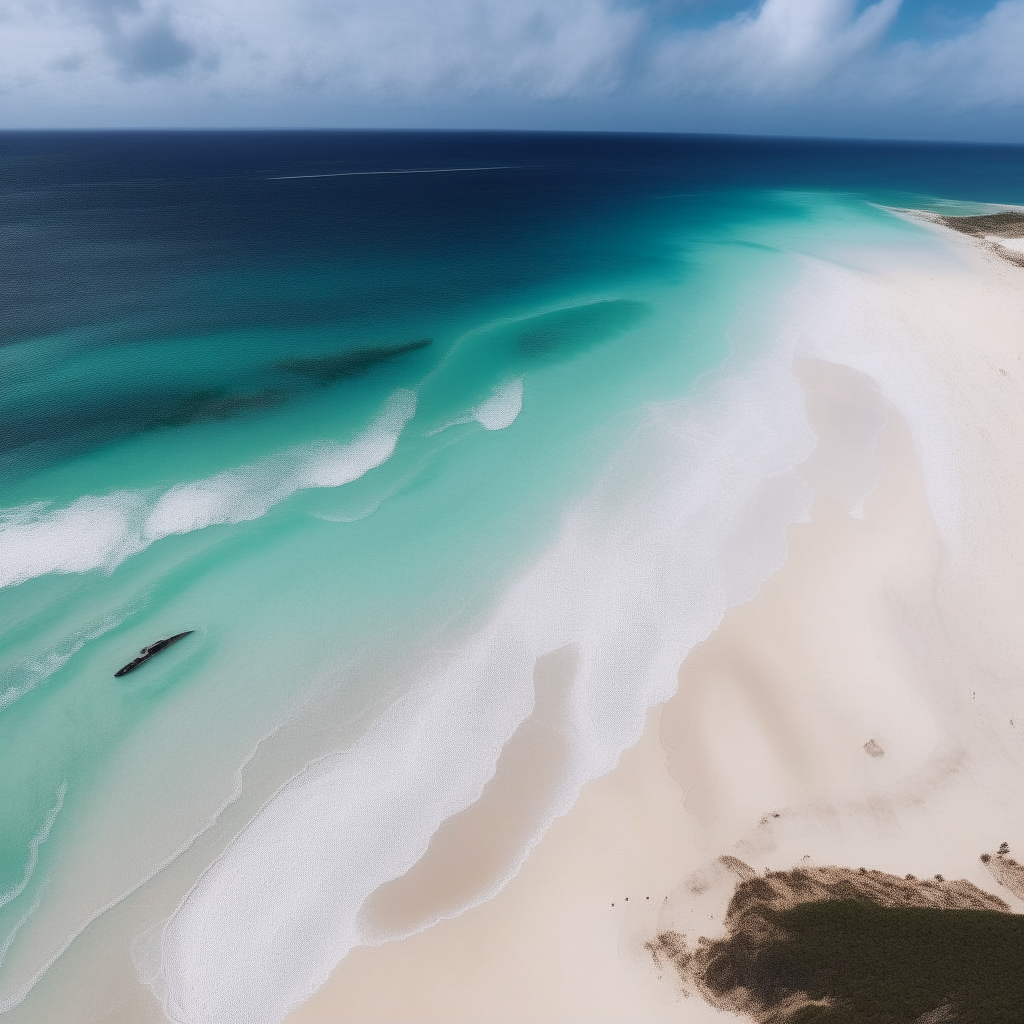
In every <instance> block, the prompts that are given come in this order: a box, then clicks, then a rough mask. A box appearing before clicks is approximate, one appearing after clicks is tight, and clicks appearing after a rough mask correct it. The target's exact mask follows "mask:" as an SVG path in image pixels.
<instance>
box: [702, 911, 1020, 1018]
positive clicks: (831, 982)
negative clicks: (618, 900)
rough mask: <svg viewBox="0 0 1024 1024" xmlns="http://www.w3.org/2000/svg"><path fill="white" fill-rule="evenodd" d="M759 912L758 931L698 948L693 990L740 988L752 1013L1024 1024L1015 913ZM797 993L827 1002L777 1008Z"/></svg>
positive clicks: (724, 991) (731, 990)
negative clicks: (699, 963) (761, 925)
mask: <svg viewBox="0 0 1024 1024" xmlns="http://www.w3.org/2000/svg"><path fill="white" fill-rule="evenodd" d="M761 916H762V921H763V923H764V925H765V926H766V928H765V930H761V929H758V931H760V934H759V935H758V934H752V933H751V932H750V931H748V930H746V929H745V930H743V931H741V932H739V933H736V934H734V935H733V936H732V937H730V938H729V939H727V940H725V941H723V942H719V943H713V944H708V945H706V946H704V948H703V950H702V951H701V952H702V953H703V954H704V956H702V957H700V959H702V960H703V961H704V963H703V964H702V967H703V970H702V972H701V973H702V975H703V977H702V979H701V980H702V982H703V984H702V986H701V987H705V986H706V989H709V990H710V991H711V993H714V995H716V996H718V997H719V998H722V997H726V998H727V997H728V995H729V994H730V993H736V992H737V991H739V990H743V989H745V990H746V992H747V993H749V996H750V997H752V999H751V1002H750V1003H748V1005H747V1009H748V1010H754V1013H753V1016H755V1017H756V1018H760V1019H761V1020H766V1021H767V1020H788V1021H792V1022H793V1024H913V1022H915V1021H917V1020H919V1019H920V1018H922V1017H925V1015H926V1014H928V1015H930V1017H927V1018H925V1019H933V1020H934V1021H935V1022H936V1024H938V1022H939V1021H950V1022H956V1024H1021V1022H1022V1021H1024V916H1020V915H1013V914H1006V913H999V912H997V911H990V910H950V909H937V908H934V907H883V906H879V905H878V904H876V903H874V902H871V901H869V900H863V899H852V900H827V901H821V902H812V903H802V904H799V905H797V906H796V907H793V908H791V909H788V910H782V911H773V910H769V909H767V908H766V909H764V910H762V911H761ZM766 940H767V941H766ZM698 956H699V954H698ZM796 993H805V994H806V995H807V996H808V997H809V998H810V999H811V1000H814V1001H819V1000H822V1001H826V1002H827V1005H817V1006H814V1005H804V1006H802V1007H800V1008H796V1007H792V1002H790V1006H791V1007H792V1009H788V1010H782V1012H781V1013H780V1012H779V1010H780V1009H782V1008H783V1007H784V1006H785V1005H786V1003H787V1001H791V999H792V996H793V995H794V994H796ZM744 1001H746V1000H744ZM751 1004H753V1005H751ZM755 1007H756V1008H755ZM773 1008H774V1009H773ZM758 1011H760V1012H758ZM936 1011H939V1012H938V1013H937V1014H936Z"/></svg>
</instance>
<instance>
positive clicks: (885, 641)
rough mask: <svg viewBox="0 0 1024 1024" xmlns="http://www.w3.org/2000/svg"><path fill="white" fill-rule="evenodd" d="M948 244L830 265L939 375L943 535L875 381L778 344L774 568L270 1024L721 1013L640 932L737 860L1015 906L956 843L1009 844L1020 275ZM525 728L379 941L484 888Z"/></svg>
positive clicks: (1023, 399) (430, 892) (490, 846)
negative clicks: (934, 264) (557, 779)
mask: <svg viewBox="0 0 1024 1024" xmlns="http://www.w3.org/2000/svg"><path fill="white" fill-rule="evenodd" d="M936 230H939V229H936ZM951 244H954V245H960V247H961V249H962V252H961V254H960V256H959V263H958V264H957V263H951V264H950V265H949V266H947V267H944V268H940V269H934V268H933V270H931V271H928V272H919V273H912V272H907V271H903V270H899V269H890V270H888V271H879V272H875V273H868V272H863V271H860V272H851V273H857V275H858V281H859V286H860V287H861V289H862V296H864V297H865V298H864V300H863V301H867V302H869V303H871V304H872V308H878V309H882V308H884V309H885V310H886V311H887V314H888V315H890V316H891V317H894V318H895V320H896V321H897V322H899V323H901V324H902V325H903V326H904V327H905V328H906V334H907V337H908V339H909V343H911V344H913V345H915V346H916V348H917V351H918V354H919V356H920V357H921V358H922V359H923V360H924V362H925V363H926V364H927V365H928V367H929V368H930V371H931V373H932V375H933V377H934V380H935V382H937V385H938V388H939V390H940V392H941V394H940V398H941V400H942V403H943V404H944V405H945V407H946V409H947V411H948V415H949V417H950V418H951V420H952V422H953V424H954V427H955V438H956V440H955V445H956V449H955V452H954V453H953V457H954V458H955V460H956V462H957V471H958V476H959V479H960V482H961V493H960V505H959V523H960V526H959V528H958V529H957V530H955V531H952V532H951V531H949V530H946V532H945V533H942V532H940V530H939V528H938V527H937V526H936V522H935V519H934V518H933V515H932V513H931V511H930V507H929V501H928V497H927V490H926V483H925V479H924V476H923V474H922V464H921V460H920V459H919V457H918V452H917V450H916V448H915V439H914V437H913V436H912V434H911V431H910V429H909V428H908V424H907V420H906V419H905V418H904V417H903V416H901V415H900V413H899V412H898V411H897V410H896V408H895V407H893V406H892V405H891V404H890V403H889V402H888V400H887V399H885V398H884V397H883V396H882V394H881V393H880V391H879V389H878V387H877V386H876V385H875V383H874V382H873V381H872V380H871V379H870V378H868V377H866V376H864V375H863V374H861V373H858V372H856V371H854V370H851V369H848V368H846V367H842V366H837V365H835V364H831V363H827V362H822V361H815V360H799V361H797V363H796V364H795V370H796V372H797V374H798V376H799V377H800V379H801V382H802V383H803V384H804V386H805V390H806V393H807V398H808V415H809V418H810V421H811V423H812V426H813V427H814V428H815V431H816V433H817V434H818V436H819V446H818V449H817V450H816V452H815V453H814V455H812V457H811V458H810V459H809V460H808V462H807V464H805V466H804V467H803V472H804V474H805V476H806V477H807V479H808V481H809V482H810V483H811V484H812V486H814V488H815V491H816V495H817V499H816V504H815V507H814V511H813V517H812V518H813V521H812V522H811V523H808V524H798V525H794V526H792V527H791V528H790V530H789V534H788V540H789V555H788V559H787V562H786V564H785V567H784V568H783V569H782V570H781V571H780V572H779V573H778V574H777V575H776V576H774V577H773V578H772V579H770V580H768V581H767V582H766V583H765V584H764V586H763V587H762V588H761V591H760V593H759V594H758V595H757V597H756V598H754V600H752V601H751V602H749V603H748V604H746V605H743V606H741V607H738V608H734V609H732V610H731V611H730V612H728V613H727V615H726V616H725V619H724V620H723V622H722V623H721V625H720V627H719V628H718V630H717V631H716V632H715V633H714V634H713V635H712V636H711V637H710V638H709V639H708V640H707V641H706V642H705V643H703V644H701V645H699V646H698V647H697V648H695V649H694V650H693V651H692V652H691V654H690V655H689V657H688V658H687V660H686V662H685V663H684V664H683V665H682V666H681V668H680V672H679V681H680V686H679V691H678V693H677V695H676V696H675V697H674V698H673V700H671V701H670V702H669V703H668V704H667V705H665V706H664V707H663V708H660V709H654V710H652V711H651V712H650V714H649V716H648V721H647V727H646V730H645V732H644V736H643V739H642V740H641V742H640V743H639V744H638V745H637V746H636V747H634V748H633V749H631V750H628V751H626V752H625V753H624V754H623V756H622V759H621V761H620V763H619V765H618V767H617V768H616V769H615V770H614V771H613V772H611V773H610V774H608V775H606V776H605V777H603V778H600V779H596V780H594V781H593V782H591V783H589V784H588V785H587V786H586V787H585V788H584V789H583V791H582V794H581V796H580V799H579V801H578V802H577V803H576V805H575V806H574V807H573V809H572V810H571V811H570V813H569V814H568V815H566V816H565V817H564V818H562V819H560V820H558V821H557V822H555V824H554V825H553V826H552V827H551V829H550V830H549V831H548V832H547V834H546V835H545V836H544V838H543V839H542V840H541V842H540V843H539V845H538V846H537V847H535V848H534V850H533V851H532V852H531V854H530V856H529V857H528V859H527V860H526V862H525V864H524V865H523V867H522V868H521V870H520V871H519V873H518V875H517V876H516V877H515V878H514V879H513V880H512V881H511V882H510V883H509V884H508V885H507V886H506V887H505V888H504V889H503V890H502V891H501V892H500V893H499V894H498V895H497V896H496V897H495V898H493V899H492V900H490V901H489V902H487V903H484V904H482V905H480V906H478V907H476V908H475V909H472V910H470V911H468V912H466V913H464V914H462V915H461V916H459V917H456V918H453V919H450V920H445V921H442V922H440V923H439V924H436V925H434V926H432V927H429V928H427V929H426V930H424V931H422V932H420V933H419V934H416V935H414V936H412V937H411V938H406V939H402V940H399V941H394V942H389V943H385V944H383V945H379V946H364V947H360V948H357V949H355V950H353V951H352V953H350V954H349V956H348V957H347V958H346V959H345V960H344V961H343V962H342V963H341V964H340V965H339V966H338V968H337V969H336V970H335V971H334V973H333V975H332V976H331V978H330V980H329V981H328V982H327V984H326V985H325V986H324V987H323V988H322V989H321V990H320V991H319V992H318V993H316V994H315V995H314V996H313V997H312V998H311V999H310V1000H309V1001H308V1002H307V1003H306V1004H305V1005H304V1006H302V1007H300V1008H299V1009H298V1010H296V1011H295V1012H294V1013H293V1014H292V1015H291V1016H290V1017H289V1018H288V1020H289V1021H290V1022H292V1024H300V1022H307V1024H308V1022H326V1021H339V1022H340V1021H452V1022H455V1021H513V1020H515V1021H569V1020H573V1021H600V1020H606V1021H607V1020H621V1021H626V1020H629V1021H640V1020H643V1021H647V1020H650V1021H660V1020H666V1021H667V1020H679V1021H693V1022H699V1021H705V1020H713V1019H715V1020H717V1019H720V1018H723V1017H724V1016H725V1015H723V1014H720V1013H718V1012H717V1011H714V1010H712V1009H711V1008H710V1007H708V1006H707V1005H706V1004H704V1003H703V1002H702V1001H701V1000H700V999H699V998H698V997H696V996H686V995H685V993H683V992H682V991H681V989H680V987H679V982H678V979H677V978H676V977H675V976H674V972H673V971H672V970H671V969H666V968H665V965H664V964H662V965H660V966H659V964H658V963H657V962H656V960H655V958H654V957H652V955H651V953H650V951H649V950H648V949H647V948H645V942H647V941H648V940H650V939H652V938H653V937H654V936H655V935H656V934H657V933H658V932H659V931H663V930H666V929H674V930H677V931H680V932H683V933H684V934H685V935H687V937H688V938H691V939H692V938H694V937H696V936H697V935H699V934H705V935H709V936H712V935H716V934H718V932H717V929H718V928H719V927H720V922H721V919H722V917H723V915H724V909H725V903H726V900H727V898H728V895H729V894H730V892H731V891H732V888H733V886H734V884H735V882H736V881H737V878H738V877H739V875H740V874H742V873H743V872H744V871H745V870H746V869H745V868H743V867H742V866H741V865H740V863H739V862H740V861H742V862H745V863H746V864H749V865H751V866H752V867H753V869H755V870H762V869H765V868H773V869H788V868H791V867H793V866H794V865H797V864H799V863H805V864H808V863H810V864H840V865H845V866H849V867H853V868H857V867H861V866H864V867H867V868H872V869H879V870H884V871H890V872H893V873H895V874H899V875H903V874H906V873H914V874H916V875H918V876H924V877H927V876H930V875H932V874H936V873H941V874H943V875H944V876H945V877H946V878H947V879H948V878H967V879H969V880H970V881H971V882H973V883H974V884H976V885H978V886H979V887H980V888H982V889H986V890H988V891H990V892H996V893H998V895H999V896H1000V897H1001V898H1002V899H1004V900H1005V901H1006V902H1007V903H1009V904H1010V905H1011V907H1012V908H1013V909H1014V910H1017V911H1022V910H1024V901H1022V900H1021V899H1019V898H1018V897H1017V896H1016V895H1014V894H1013V893H1012V892H1011V891H1010V890H1009V889H1008V888H1007V887H1006V885H1005V884H1004V885H1000V884H999V880H998V873H997V872H993V871H991V870H989V868H987V867H986V865H985V864H983V863H982V862H981V860H980V859H979V854H981V853H982V852H985V851H990V852H993V851H995V849H996V847H997V846H998V844H999V843H1001V842H1003V841H1006V842H1008V843H1009V845H1010V848H1011V850H1015V851H1019V852H1024V811H1022V810H1021V808H1020V802H1019V792H1020V786H1019V782H1018V780H1019V779H1020V778H1021V777H1022V772H1024V640H1022V631H1021V630H1020V623H1021V622H1024V582H1022V581H1024V529H1022V528H1021V524H1024V472H1022V471H1024V272H1022V271H1021V270H1019V269H1018V268H1016V267H1013V266H1011V265H1009V264H1007V263H1004V262H1002V261H998V260H994V259H992V258H991V257H990V256H989V255H987V254H986V253H985V252H984V251H980V250H979V251H972V249H971V245H972V243H970V242H966V241H964V242H959V243H957V242H953V243H951ZM997 263H998V264H1001V265H996V264H997ZM875 415H880V416H881V417H882V419H883V420H884V423H885V425H884V427H883V428H882V430H881V433H880V434H879V435H878V443H877V449H876V452H875V454H877V456H878V458H879V459H880V463H879V471H880V472H881V478H880V480H879V483H878V485H877V486H876V487H875V488H874V490H873V492H872V493H871V494H870V496H869V497H868V498H867V500H866V501H865V502H864V505H863V518H857V517H856V515H853V516H851V515H850V514H849V509H848V507H847V503H846V501H845V498H844V495H843V493H842V491H843V486H842V481H843V480H844V479H845V477H844V472H843V467H844V465H845V464H846V463H848V462H850V460H854V461H857V460H860V463H861V464H863V461H864V458H865V457H870V456H872V453H871V452H870V451H869V452H865V451H854V450H853V448H851V444H850V441H849V431H848V430H846V425H847V424H848V423H849V422H851V421H853V420H857V419H858V418H859V419H860V420H861V421H863V420H864V418H865V417H868V418H869V419H870V417H871V416H875ZM880 422H881V420H880ZM883 466H884V471H883V469H882V467H883ZM557 668H558V666H557V664H555V665H548V666H546V667H543V666H542V670H544V671H550V672H554V673H555V675H556V676H557ZM554 692H556V693H557V687H556V688H555V690H554ZM530 729H531V730H532V734H531V735H529V736H525V737H524V736H519V735H518V734H517V737H516V738H514V739H513V741H510V744H509V747H508V748H507V749H506V754H507V755H508V756H507V757H505V758H503V763H502V764H499V774H500V775H501V778H499V777H498V776H496V777H495V780H494V782H493V783H492V785H491V786H489V787H488V790H487V791H485V793H484V796H483V797H482V798H481V805H480V806H479V807H476V808H470V809H468V810H467V812H464V813H463V815H461V816H459V820H457V821H456V820H454V819H453V821H452V822H450V823H449V824H448V825H447V826H446V829H445V830H443V831H446V835H445V836H440V837H439V839H438V841H437V842H436V843H435V844H432V846H431V850H430V851H428V854H427V855H426V856H425V858H424V860H423V861H421V863H420V865H417V867H415V868H414V869H413V871H411V872H410V873H409V875H408V876H406V878H405V879H402V880H399V881H398V882H396V883H393V884H392V886H391V887H386V888H388V889H390V892H383V891H382V892H381V893H379V894H378V897H379V898H378V899H377V901H376V904H375V907H374V909H373V913H372V915H371V917H372V919H373V921H375V922H377V924H378V928H379V932H380V934H381V936H382V937H383V936H384V935H386V933H387V931H388V929H389V928H390V927H403V926H407V925H408V923H409V921H410V920H411V919H415V918H416V916H417V915H421V916H429V915H431V914H433V913H435V912H436V911H437V909H438V907H439V906H440V905H443V904H444V902H445V901H448V900H452V901H457V900H459V899H461V898H463V897H464V895H465V893H466V892H467V891H470V890H474V891H475V890H478V889H479V888H480V886H481V885H485V884H486V879H485V878H481V877H477V874H479V871H480V864H484V865H485V866H486V868H487V870H485V871H484V872H483V874H484V875H486V874H487V871H490V870H494V869H495V868H496V866H498V865H499V864H500V861H501V857H502V850H503V849H504V841H503V838H502V834H501V832H500V831H499V828H507V827H510V826H514V827H518V826H519V825H521V824H522V823H523V822H528V821H529V817H530V813H531V809H530V800H529V799H528V798H527V797H525V796H523V795H522V793H523V792H526V791H527V790H529V792H541V791H542V790H543V787H544V785H545V781H544V779H545V777H546V776H545V773H546V772H549V771H551V772H554V771H557V765H558V760H559V756H560V752H559V747H558V742H557V739H556V738H554V737H552V736H551V735H546V734H545V733H544V730H543V723H541V724H539V725H538V724H537V723H536V722H535V723H534V724H533V725H532V726H530ZM531 750H532V751H535V752H536V754H537V756H536V759H533V760H531V757H530V753H529V752H530V751H531ZM528 764H533V766H534V767H533V769H532V770H533V772H534V779H533V782H532V787H533V788H532V789H530V788H529V787H526V789H524V790H522V791H520V790H517V788H516V787H515V786H514V785H511V784H510V783H509V781H508V780H509V779H514V778H516V777H524V778H525V776H517V772H523V771H524V766H525V765H528ZM503 765H504V769H505V770H504V771H503V770H502V769H503ZM517 765H518V768H517V767H516V766H517ZM517 793H519V794H520V795H519V796H517V795H516V794H517ZM466 850H479V851H482V852H481V858H482V860H481V861H479V862H477V861H476V860H475V858H474V857H473V856H470V857H468V858H467V857H466V855H465V851H466ZM460 851H461V852H460ZM722 855H727V858H726V859H725V860H724V861H723V860H721V859H720V858H721V857H722ZM730 857H731V858H736V859H735V860H729V859H728V858H730ZM729 1019H735V1018H733V1017H729Z"/></svg>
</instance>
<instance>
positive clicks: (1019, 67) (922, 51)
mask: <svg viewBox="0 0 1024 1024" xmlns="http://www.w3.org/2000/svg"><path fill="white" fill-rule="evenodd" d="M865 70H866V72H868V73H866V74H865V75H864V81H863V85H864V91H865V92H866V93H868V94H869V95H871V96H874V97H877V98H884V99H894V100H931V101H933V102H934V101H940V102H941V103H942V104H943V105H947V106H949V107H952V108H957V107H959V108H964V107H966V108H972V107H979V106H984V105H988V104H1018V103H1024V2H1022V0H1002V2H1001V3H999V4H997V5H996V6H995V7H994V8H992V9H991V10H990V11H988V13H987V14H985V15H984V17H982V18H981V19H980V20H979V21H978V22H977V23H976V24H975V25H974V26H972V27H971V28H969V29H967V30H966V31H964V32H963V33H961V34H960V35H959V36H956V37H954V38H952V39H947V40H942V41H940V42H936V43H932V44H931V45H930V46H922V45H921V44H920V43H916V42H907V43H903V44H902V45H899V46H896V47H893V48H892V49H891V50H890V51H889V52H888V53H886V54H885V55H884V58H883V59H881V60H879V61H878V62H877V63H876V65H875V66H874V67H872V68H870V69H865Z"/></svg>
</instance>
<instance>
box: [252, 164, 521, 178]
mask: <svg viewBox="0 0 1024 1024" xmlns="http://www.w3.org/2000/svg"><path fill="white" fill-rule="evenodd" d="M522 166H523V165H522V164H498V165H496V166H494V167H423V168H419V167H410V168H403V169H401V170H395V171H327V172H326V173H324V174H277V175H274V176H273V177H272V178H265V179H264V180H265V181H298V180H299V179H300V178H361V177H371V176H374V175H378V174H466V173H468V172H470V171H517V170H519V169H520V168H521V167H522Z"/></svg>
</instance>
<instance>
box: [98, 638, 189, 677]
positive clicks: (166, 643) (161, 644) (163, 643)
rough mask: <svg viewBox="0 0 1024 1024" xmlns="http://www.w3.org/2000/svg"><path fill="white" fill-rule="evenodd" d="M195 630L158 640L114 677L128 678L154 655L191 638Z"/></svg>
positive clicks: (120, 669)
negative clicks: (127, 676)
mask: <svg viewBox="0 0 1024 1024" xmlns="http://www.w3.org/2000/svg"><path fill="white" fill-rule="evenodd" d="M194 632H195V630H194V629H186V630H185V632H184V633H175V634H174V636H169V637H167V639H166V640H157V641H156V643H153V644H150V645H149V646H148V647H143V648H142V650H141V651H139V656H138V657H137V658H133V659H132V660H131V661H129V662H128V664H127V665H125V666H124V668H119V669H118V670H117V671H116V672H115V673H114V677H115V678H118V677H120V676H126V675H128V673H129V672H134V671H135V670H136V669H137V668H138V667H139V666H140V665H144V664H145V663H146V662H147V661H149V659H150V658H152V657H153V655H154V654H159V653H160V652H161V651H166V650H167V648H168V647H170V646H171V644H176V643H177V642H178V641H179V640H183V639H184V638H185V637H187V636H190V635H191V634H192V633H194Z"/></svg>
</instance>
